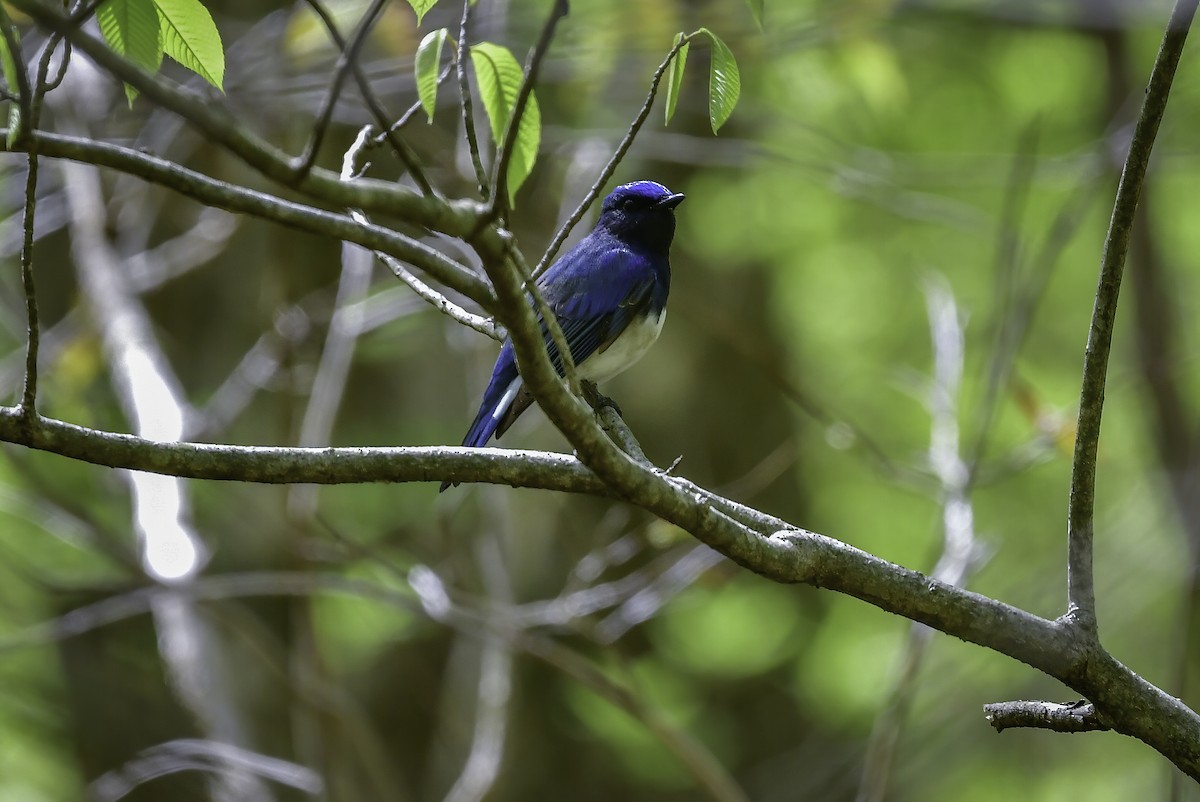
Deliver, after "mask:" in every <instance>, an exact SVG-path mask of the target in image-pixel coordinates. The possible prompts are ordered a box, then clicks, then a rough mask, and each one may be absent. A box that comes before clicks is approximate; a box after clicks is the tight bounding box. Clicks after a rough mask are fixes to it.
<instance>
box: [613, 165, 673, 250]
mask: <svg viewBox="0 0 1200 802" xmlns="http://www.w3.org/2000/svg"><path fill="white" fill-rule="evenodd" d="M682 200H683V195H682V194H676V193H673V192H671V190H669V189H667V188H666V187H664V186H663V185H662V184H658V183H655V182H654V181H634V182H633V183H632V184H622V185H621V186H619V187H617V188H616V189H614V190H613V191H612V192H611V193H609V196H608V197H607V198H605V199H604V205H603V206H602V207H601V209H600V220H599V222H598V223H597V224H596V225H597V227H598V228H604V229H607V230H608V231H610V232H611V233H612V234H613V235H615V236H617V237H619V238H621V239H622V240H624V241H626V242H629V243H631V244H637V245H642V246H643V247H649V248H653V249H655V250H661V251H663V252H666V250H667V249H668V248H669V247H670V246H671V239H672V238H673V237H674V236H675V207H676V206H678V205H679V203H680V201H682Z"/></svg>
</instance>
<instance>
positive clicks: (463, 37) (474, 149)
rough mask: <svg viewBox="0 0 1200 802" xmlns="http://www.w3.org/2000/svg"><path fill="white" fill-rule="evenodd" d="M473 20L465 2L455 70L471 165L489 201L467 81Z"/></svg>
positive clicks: (459, 27) (481, 191)
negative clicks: (468, 41)
mask: <svg viewBox="0 0 1200 802" xmlns="http://www.w3.org/2000/svg"><path fill="white" fill-rule="evenodd" d="M470 20H471V0H463V10H462V21H461V22H460V23H459V26H458V52H457V53H456V54H455V57H454V68H455V70H457V72H458V92H459V94H460V95H461V96H462V119H463V132H464V133H465V134H466V136H467V150H468V151H470V153H471V164H472V165H473V166H474V168H475V181H476V183H478V184H479V195H480V197H482V198H483V199H484V200H485V201H486V200H487V199H488V180H487V171H486V170H484V169H483V158H482V157H481V156H480V155H479V137H478V136H476V134H475V113H474V112H473V111H472V110H471V82H470V81H468V80H467V24H468V23H469V22H470Z"/></svg>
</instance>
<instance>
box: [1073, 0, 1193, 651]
mask: <svg viewBox="0 0 1200 802" xmlns="http://www.w3.org/2000/svg"><path fill="white" fill-rule="evenodd" d="M1196 5H1197V0H1177V2H1176V4H1175V8H1174V9H1173V10H1172V12H1171V19H1170V21H1169V22H1168V23H1167V29H1166V32H1165V33H1164V35H1163V40H1162V44H1161V46H1160V47H1159V50H1158V55H1157V56H1156V57H1155V60H1154V68H1153V70H1152V71H1151V73H1150V81H1149V84H1148V85H1147V87H1146V96H1145V99H1144V100H1143V102H1142V109H1141V112H1140V113H1139V114H1138V121H1137V125H1136V127H1135V128H1134V132H1133V139H1132V141H1131V142H1130V145H1129V153H1128V154H1127V156H1126V158H1125V166H1124V169H1123V170H1122V171H1121V182H1120V184H1119V186H1118V187H1117V197H1116V201H1115V202H1114V204H1113V212H1112V218H1111V220H1110V222H1109V227H1108V235H1107V236H1106V238H1105V242H1104V254H1103V257H1102V258H1101V262H1100V279H1099V283H1098V287H1097V289H1096V303H1095V308H1094V309H1093V312H1092V322H1091V326H1090V328H1089V331H1088V341H1087V348H1086V350H1085V351H1084V357H1083V382H1082V387H1081V389H1080V394H1079V419H1078V424H1077V425H1076V438H1075V455H1074V459H1073V460H1072V463H1071V496H1070V504H1069V510H1068V516H1067V599H1068V608H1067V619H1068V620H1071V621H1073V622H1075V623H1076V624H1077V625H1078V626H1079V627H1081V628H1082V629H1083V630H1084V631H1085V632H1088V633H1090V634H1091V635H1092V636H1093V637H1095V636H1096V634H1097V625H1096V589H1095V584H1094V577H1093V575H1092V560H1093V550H1094V543H1093V538H1094V532H1095V517H1094V509H1095V502H1096V497H1095V494H1096V450H1097V445H1098V443H1099V440H1100V417H1101V414H1102V412H1103V409H1104V384H1105V379H1106V376H1107V373H1108V355H1109V351H1110V349H1111V347H1112V331H1113V325H1114V323H1115V320H1116V316H1117V297H1118V295H1119V294H1120V291H1121V274H1122V272H1123V271H1124V268H1125V256H1126V253H1127V252H1128V250H1129V238H1130V233H1131V232H1132V230H1133V222H1134V216H1135V214H1136V212H1137V205H1138V198H1139V197H1140V195H1141V190H1142V182H1143V180H1144V179H1145V176H1146V167H1147V165H1148V164H1149V162H1150V152H1151V150H1152V149H1153V147H1154V138H1155V136H1156V135H1157V133H1158V126H1159V123H1160V122H1161V121H1162V117H1163V113H1164V112H1165V111H1166V108H1167V97H1168V95H1169V94H1170V92H1171V81H1172V79H1173V78H1174V77H1175V69H1176V67H1177V66H1178V65H1179V57H1180V54H1181V53H1182V52H1183V44H1184V41H1185V40H1186V39H1187V33H1188V28H1189V27H1190V26H1191V23H1192V18H1193V17H1194V16H1195V14H1196Z"/></svg>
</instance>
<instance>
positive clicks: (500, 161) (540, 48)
mask: <svg viewBox="0 0 1200 802" xmlns="http://www.w3.org/2000/svg"><path fill="white" fill-rule="evenodd" d="M566 15H567V0H554V6H553V7H552V8H551V9H550V16H549V17H547V18H546V24H545V25H544V26H542V34H541V36H540V37H538V40H537V44H535V45H534V46H533V49H532V50H530V51H529V58H528V59H526V61H525V76H524V78H523V79H522V80H521V88H520V89H518V90H517V97H516V100H515V101H513V107H512V113H511V114H509V116H508V125H507V126H506V127H505V129H504V136H503V138H502V139H501V141H500V142H498V143H497V145H496V162H495V164H494V165H493V166H492V205H491V213H492V214H493V215H497V216H500V217H504V216H506V214H507V209H508V165H509V162H511V161H512V157H513V150H514V149H515V146H516V143H517V132H518V130H519V129H520V125H521V118H522V116H523V115H524V114H525V106H526V105H527V104H528V103H529V98H530V96H531V95H532V94H533V87H534V86H535V85H537V77H538V70H539V69H540V68H541V66H542V58H543V57H545V55H546V51H547V50H549V49H550V42H551V41H553V39H554V30H555V28H557V27H558V22H559V20H561V19H562V18H563V17H565V16H566Z"/></svg>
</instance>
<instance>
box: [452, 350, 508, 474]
mask: <svg viewBox="0 0 1200 802" xmlns="http://www.w3.org/2000/svg"><path fill="white" fill-rule="evenodd" d="M520 389H521V376H520V374H518V373H517V363H516V360H515V359H514V357H513V353H512V346H511V345H508V344H507V343H506V344H505V346H504V348H502V349H501V351H500V358H499V359H497V360H496V367H495V368H494V369H493V370H492V378H491V381H489V382H488V386H487V389H486V390H484V391H483V402H482V403H481V404H480V405H479V412H478V413H476V415H475V420H474V421H473V422H472V423H471V428H470V429H469V430H467V436H466V437H464V438H463V441H462V444H463V445H464V446H470V447H471V448H479V447H481V446H484V445H487V441H488V440H490V439H491V437H492V435H493V434H495V432H496V428H497V427H498V426H499V425H500V422H501V421H502V420H504V416H505V414H506V413H507V412H508V410H509V408H510V407H511V406H512V402H513V399H514V398H516V396H517V392H518V391H519V390H520ZM453 484H457V483H456V482H442V486H441V488H440V489H439V490H438V492H439V493H441V492H443V491H444V490H446V488H448V487H450V486H451V485H453Z"/></svg>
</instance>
